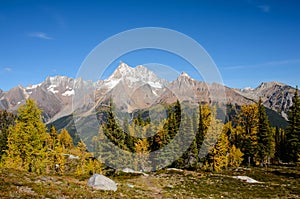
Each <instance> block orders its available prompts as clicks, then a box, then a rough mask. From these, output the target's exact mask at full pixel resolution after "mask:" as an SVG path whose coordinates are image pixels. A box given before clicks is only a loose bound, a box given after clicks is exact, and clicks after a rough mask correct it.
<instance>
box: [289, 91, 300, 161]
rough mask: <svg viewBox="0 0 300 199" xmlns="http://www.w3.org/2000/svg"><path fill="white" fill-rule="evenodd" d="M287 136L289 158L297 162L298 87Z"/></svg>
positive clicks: (299, 143) (299, 133)
mask: <svg viewBox="0 0 300 199" xmlns="http://www.w3.org/2000/svg"><path fill="white" fill-rule="evenodd" d="M286 136H287V153H288V154H287V156H288V157H289V160H290V161H293V162H297V160H298V155H299V154H300V98H299V96H298V87H297V88H296V91H295V95H294V98H293V105H292V106H291V107H290V110H289V113H288V128H287V132H286Z"/></svg>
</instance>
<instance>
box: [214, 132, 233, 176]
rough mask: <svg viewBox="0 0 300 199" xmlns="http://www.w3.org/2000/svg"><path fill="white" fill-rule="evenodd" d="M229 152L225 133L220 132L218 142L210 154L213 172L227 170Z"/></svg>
mask: <svg viewBox="0 0 300 199" xmlns="http://www.w3.org/2000/svg"><path fill="white" fill-rule="evenodd" d="M228 151H229V141H228V137H227V135H226V132H222V133H221V135H220V137H219V140H218V142H217V143H216V145H215V147H214V149H213V151H212V152H211V154H212V159H213V162H212V164H213V170H214V171H220V170H222V169H223V168H227V165H228V158H227V154H228Z"/></svg>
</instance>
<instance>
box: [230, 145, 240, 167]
mask: <svg viewBox="0 0 300 199" xmlns="http://www.w3.org/2000/svg"><path fill="white" fill-rule="evenodd" d="M243 155H244V154H243V153H242V152H241V150H240V149H239V148H236V146H235V145H232V146H231V148H230V150H229V156H228V166H230V167H233V168H237V167H239V166H240V165H241V163H242V162H243Z"/></svg>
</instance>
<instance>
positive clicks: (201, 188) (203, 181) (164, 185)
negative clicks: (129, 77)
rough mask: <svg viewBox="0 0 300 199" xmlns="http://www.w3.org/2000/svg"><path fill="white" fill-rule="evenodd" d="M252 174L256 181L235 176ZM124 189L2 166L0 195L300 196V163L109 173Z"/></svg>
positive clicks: (54, 196)
mask: <svg viewBox="0 0 300 199" xmlns="http://www.w3.org/2000/svg"><path fill="white" fill-rule="evenodd" d="M237 175H246V176H249V177H252V178H254V179H255V180H257V181H260V182H261V183H256V184H250V183H246V182H242V181H241V180H238V179H234V178H232V176H237ZM109 177H110V178H111V179H113V180H114V181H115V182H117V183H118V190H117V191H116V192H113V191H99V190H93V189H92V188H90V187H88V186H86V183H87V180H88V176H80V177H77V176H57V175H54V176H46V175H36V174H33V173H28V172H21V171H16V170H11V169H0V198H300V168H299V167H278V166H276V167H275V166H273V167H269V168H267V169H266V168H250V169H242V168H241V169H239V170H232V171H224V172H222V173H210V172H204V171H198V172H194V171H183V172H174V171H166V170H162V171H158V172H154V173H150V175H149V176H131V175H129V174H126V175H122V174H119V175H115V176H109Z"/></svg>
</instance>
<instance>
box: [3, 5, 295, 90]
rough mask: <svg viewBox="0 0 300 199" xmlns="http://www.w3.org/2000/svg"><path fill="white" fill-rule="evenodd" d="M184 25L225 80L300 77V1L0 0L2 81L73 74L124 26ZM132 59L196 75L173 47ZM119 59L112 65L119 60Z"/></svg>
mask: <svg viewBox="0 0 300 199" xmlns="http://www.w3.org/2000/svg"><path fill="white" fill-rule="evenodd" d="M149 26H150V27H164V28H169V29H173V30H176V31H179V32H182V33H184V34H186V35H188V36H189V37H191V38H193V39H194V40H196V41H197V42H199V44H201V45H202V46H203V47H204V48H205V50H206V51H207V52H208V53H209V55H210V56H211V57H212V59H213V60H214V62H215V63H216V65H217V66H218V68H219V70H220V72H221V75H222V78H223V80H224V83H225V85H227V86H230V87H238V88H243V87H248V86H250V87H256V86H258V85H259V84H260V83H261V82H266V81H279V82H283V83H287V84H290V85H292V86H295V85H300V67H299V66H300V2H299V1H297V0H295V1H282V0H278V1H276V0H269V1H267V0H261V1H255V0H231V1H221V0H220V1H214V0H212V1H211V0H203V1H202V0H197V1H192V0H185V1H177V0H169V1H158V0H153V1H141V0H139V1H134V0H132V1H92V0H91V1H55V0H49V1H42V0H40V1H32V0H26V1H21V0H19V1H15V0H0V88H1V89H3V90H8V89H10V88H12V87H14V86H16V85H18V84H22V85H24V86H27V85H29V84H36V83H39V82H42V81H43V80H44V79H45V78H46V77H47V76H54V75H67V76H69V77H76V74H77V71H78V69H79V67H80V65H81V63H82V62H83V60H84V59H85V57H86V56H87V55H88V54H89V53H90V51H91V50H92V49H93V48H95V47H96V46H97V45H98V44H99V43H100V42H102V41H104V40H105V39H107V38H109V37H110V36H112V35H115V34H117V33H119V32H122V31H125V30H128V29H133V28H140V27H149ZM120 60H122V61H124V62H126V63H127V64H129V65H131V66H136V65H139V64H144V63H160V64H164V65H168V66H172V67H174V68H176V70H178V71H186V72H188V73H189V74H190V75H191V76H192V77H194V78H198V77H197V75H196V74H194V72H193V71H192V70H191V68H190V66H189V65H188V64H187V63H185V62H184V61H182V60H180V59H179V58H174V56H172V55H168V54H166V53H165V54H164V53H162V54H160V53H158V52H153V51H145V52H137V53H131V54H129V55H128V56H123V57H120ZM120 60H115V62H114V64H113V65H111V68H110V71H111V70H113V69H114V68H115V67H117V64H118V62H119V61H120Z"/></svg>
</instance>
